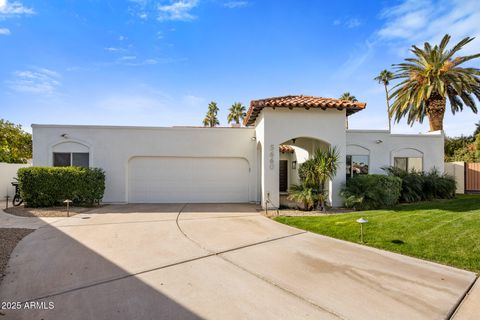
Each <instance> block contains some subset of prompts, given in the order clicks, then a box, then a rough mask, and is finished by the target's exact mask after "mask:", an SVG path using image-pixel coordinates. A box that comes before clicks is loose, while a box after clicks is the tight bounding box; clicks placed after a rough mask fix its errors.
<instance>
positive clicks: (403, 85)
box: [390, 34, 480, 131]
mask: <svg viewBox="0 0 480 320" xmlns="http://www.w3.org/2000/svg"><path fill="white" fill-rule="evenodd" d="M473 39H474V38H470V37H466V38H465V39H463V40H462V41H460V42H459V43H457V44H456V45H455V46H453V48H451V49H450V50H447V49H446V47H447V44H448V42H449V41H450V36H449V35H448V34H446V35H445V36H444V37H443V39H442V41H441V42H440V45H435V46H434V47H433V48H432V46H431V45H430V43H428V42H426V43H425V44H424V48H423V49H420V48H418V47H416V46H412V49H411V51H412V52H413V54H414V55H415V57H414V58H409V59H405V61H406V62H405V63H400V64H397V65H394V66H395V67H396V72H395V75H394V79H402V81H401V82H400V83H398V84H397V85H396V86H395V87H394V88H393V90H394V91H393V93H392V94H391V95H390V99H395V101H394V102H393V104H392V105H391V110H390V114H391V115H395V120H396V121H397V122H398V121H400V119H401V118H403V117H404V116H407V123H408V124H410V125H413V124H414V123H415V122H416V121H418V122H420V123H422V122H423V119H424V118H425V116H427V117H428V121H429V125H430V131H436V130H443V117H444V115H445V110H446V103H447V98H448V101H449V102H450V109H451V110H452V113H453V114H455V112H457V111H462V110H463V106H464V105H465V106H467V107H469V108H470V109H471V110H472V111H473V112H474V113H477V106H476V105H475V100H474V98H473V97H472V94H473V95H474V96H475V97H476V98H477V99H478V100H480V78H479V75H480V69H478V68H473V67H460V65H461V64H462V63H464V62H467V61H470V60H472V59H476V58H478V57H480V54H474V55H470V56H459V57H456V58H453V55H454V54H455V53H457V52H458V51H459V50H461V49H462V48H463V46H465V45H466V44H468V43H469V42H471V41H472V40H473Z"/></svg>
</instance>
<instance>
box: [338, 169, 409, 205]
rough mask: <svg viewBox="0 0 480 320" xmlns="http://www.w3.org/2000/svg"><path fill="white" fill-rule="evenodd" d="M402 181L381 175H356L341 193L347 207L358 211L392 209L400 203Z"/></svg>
mask: <svg viewBox="0 0 480 320" xmlns="http://www.w3.org/2000/svg"><path fill="white" fill-rule="evenodd" d="M401 190H402V180H401V179H400V178H398V177H395V176H387V175H380V174H368V175H356V176H354V177H352V178H351V179H349V180H348V181H347V184H346V185H345V187H344V188H343V189H342V191H341V193H340V194H341V196H342V197H343V199H344V201H345V206H347V207H349V208H355V209H358V210H371V209H380V208H388V207H392V206H394V205H395V204H397V203H398V199H399V198H400V192H401Z"/></svg>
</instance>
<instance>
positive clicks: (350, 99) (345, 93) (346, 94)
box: [339, 92, 358, 102]
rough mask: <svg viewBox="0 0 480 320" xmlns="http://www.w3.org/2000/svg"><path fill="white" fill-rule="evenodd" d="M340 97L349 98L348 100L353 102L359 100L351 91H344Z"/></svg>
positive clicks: (342, 98)
mask: <svg viewBox="0 0 480 320" xmlns="http://www.w3.org/2000/svg"><path fill="white" fill-rule="evenodd" d="M339 99H340V100H348V101H351V102H357V101H358V100H357V98H356V97H355V96H352V95H351V94H350V92H344V93H343V94H342V95H341V96H340V98H339Z"/></svg>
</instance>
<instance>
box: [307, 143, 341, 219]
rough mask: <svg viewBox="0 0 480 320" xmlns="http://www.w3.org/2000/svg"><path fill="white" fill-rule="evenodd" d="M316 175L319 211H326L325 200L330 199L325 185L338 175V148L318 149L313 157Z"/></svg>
mask: <svg viewBox="0 0 480 320" xmlns="http://www.w3.org/2000/svg"><path fill="white" fill-rule="evenodd" d="M313 161H314V163H315V173H316V175H317V179H318V184H317V185H318V200H319V201H318V209H319V210H321V211H325V210H326V207H325V200H326V199H327V198H328V191H327V189H326V188H325V184H326V183H327V182H328V181H329V180H332V179H333V178H334V177H335V176H336V175H337V169H338V163H339V154H338V150H337V148H336V147H329V148H327V149H317V150H316V151H315V153H314V155H313Z"/></svg>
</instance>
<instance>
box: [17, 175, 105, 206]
mask: <svg viewBox="0 0 480 320" xmlns="http://www.w3.org/2000/svg"><path fill="white" fill-rule="evenodd" d="M18 182H19V188H20V194H21V196H22V198H23V201H24V202H25V206H28V207H51V206H56V205H64V204H63V201H64V200H65V199H70V200H72V201H73V204H75V205H87V206H91V205H93V204H94V203H95V202H99V201H100V200H101V199H102V198H103V193H104V192H105V173H104V171H103V170H102V169H98V168H80V167H28V168H21V169H19V170H18Z"/></svg>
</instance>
